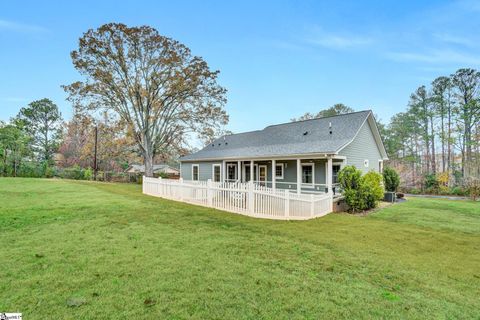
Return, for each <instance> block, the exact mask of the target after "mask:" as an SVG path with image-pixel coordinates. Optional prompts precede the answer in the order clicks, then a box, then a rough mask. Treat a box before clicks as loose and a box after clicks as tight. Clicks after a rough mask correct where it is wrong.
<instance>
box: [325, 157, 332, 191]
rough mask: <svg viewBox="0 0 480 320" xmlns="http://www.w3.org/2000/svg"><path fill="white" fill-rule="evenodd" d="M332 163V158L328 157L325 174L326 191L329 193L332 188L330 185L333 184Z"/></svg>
mask: <svg viewBox="0 0 480 320" xmlns="http://www.w3.org/2000/svg"><path fill="white" fill-rule="evenodd" d="M332 164H333V160H332V158H330V157H329V158H328V159H327V172H325V176H326V179H327V189H328V193H330V194H333V188H332V185H333V170H332Z"/></svg>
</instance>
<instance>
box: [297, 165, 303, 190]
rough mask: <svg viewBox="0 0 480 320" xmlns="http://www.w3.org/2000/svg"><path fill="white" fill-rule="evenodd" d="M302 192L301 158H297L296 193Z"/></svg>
mask: <svg viewBox="0 0 480 320" xmlns="http://www.w3.org/2000/svg"><path fill="white" fill-rule="evenodd" d="M301 192H302V160H300V159H297V193H298V194H300V193H301Z"/></svg>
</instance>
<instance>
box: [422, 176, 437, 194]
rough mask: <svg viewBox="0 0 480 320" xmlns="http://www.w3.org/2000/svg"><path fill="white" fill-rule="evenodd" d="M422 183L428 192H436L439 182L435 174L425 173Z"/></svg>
mask: <svg viewBox="0 0 480 320" xmlns="http://www.w3.org/2000/svg"><path fill="white" fill-rule="evenodd" d="M423 184H424V186H425V189H427V190H428V191H429V192H430V193H437V191H438V187H439V183H438V180H437V176H436V175H434V174H426V175H425V177H424V180H423Z"/></svg>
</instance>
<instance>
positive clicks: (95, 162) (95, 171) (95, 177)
mask: <svg viewBox="0 0 480 320" xmlns="http://www.w3.org/2000/svg"><path fill="white" fill-rule="evenodd" d="M97 143H98V126H97V125H95V149H94V153H93V180H95V181H97V170H98V167H97Z"/></svg>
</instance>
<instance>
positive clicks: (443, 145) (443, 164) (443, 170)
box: [440, 104, 446, 172]
mask: <svg viewBox="0 0 480 320" xmlns="http://www.w3.org/2000/svg"><path fill="white" fill-rule="evenodd" d="M444 113H445V109H444V107H443V104H442V112H441V115H442V116H441V126H442V127H441V128H442V130H441V133H440V134H441V135H442V139H441V142H442V172H445V169H446V164H445V162H446V161H445V160H446V159H445V128H444V126H445V123H444V122H445V121H444V118H445V114H444Z"/></svg>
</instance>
